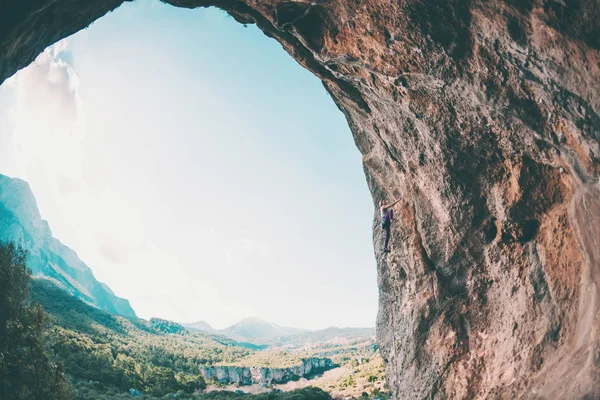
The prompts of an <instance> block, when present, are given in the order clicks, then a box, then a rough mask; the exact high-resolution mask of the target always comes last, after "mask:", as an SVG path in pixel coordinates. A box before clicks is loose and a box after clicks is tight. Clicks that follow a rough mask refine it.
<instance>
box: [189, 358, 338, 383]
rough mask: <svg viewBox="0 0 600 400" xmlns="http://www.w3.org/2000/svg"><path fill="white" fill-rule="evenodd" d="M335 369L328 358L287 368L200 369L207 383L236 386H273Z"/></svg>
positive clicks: (224, 367) (313, 359)
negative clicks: (214, 382)
mask: <svg viewBox="0 0 600 400" xmlns="http://www.w3.org/2000/svg"><path fill="white" fill-rule="evenodd" d="M333 367H334V364H333V362H332V361H331V360H330V359H328V358H306V359H303V360H301V363H300V364H298V365H293V366H290V367H286V368H267V367H244V366H231V365H215V366H203V367H200V373H201V374H202V376H203V377H204V379H206V380H207V381H217V382H220V383H226V384H230V383H233V384H236V385H252V384H255V383H257V384H260V385H272V384H278V383H286V382H289V381H293V380H298V379H300V378H303V377H310V376H311V375H314V374H318V373H321V372H324V371H327V370H328V369H331V368H333Z"/></svg>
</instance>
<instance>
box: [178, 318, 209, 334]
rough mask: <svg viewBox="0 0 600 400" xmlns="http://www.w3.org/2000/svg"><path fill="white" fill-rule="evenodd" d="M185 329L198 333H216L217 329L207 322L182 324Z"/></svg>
mask: <svg viewBox="0 0 600 400" xmlns="http://www.w3.org/2000/svg"><path fill="white" fill-rule="evenodd" d="M181 325H182V326H183V327H184V328H186V329H187V330H190V331H196V332H209V333H210V332H215V329H214V328H213V327H212V326H210V325H209V324H208V322H206V321H197V322H192V323H189V324H181Z"/></svg>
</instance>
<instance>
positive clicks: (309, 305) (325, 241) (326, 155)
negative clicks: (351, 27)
mask: <svg viewBox="0 0 600 400" xmlns="http://www.w3.org/2000/svg"><path fill="white" fill-rule="evenodd" d="M0 173H3V174H6V175H9V176H16V177H20V178H22V179H25V180H27V181H28V182H29V183H30V184H31V186H32V189H33V191H34V193H35V195H36V197H37V199H38V203H39V207H40V211H41V213H42V217H43V218H45V219H47V220H48V221H49V222H50V226H51V228H52V230H53V233H54V235H55V236H56V237H57V238H59V239H60V240H61V241H63V243H65V244H66V245H68V246H70V247H71V248H73V249H74V250H76V251H77V253H78V254H79V256H80V257H81V258H82V259H83V260H84V261H85V262H86V263H87V264H88V265H89V266H90V267H91V268H92V270H93V271H94V274H95V275H96V277H97V278H98V279H99V280H100V281H103V282H106V283H107V284H108V285H109V286H110V287H111V288H112V289H113V290H114V292H115V293H116V294H117V295H119V296H122V297H125V298H127V299H129V300H130V301H131V304H132V306H133V308H134V309H135V311H136V312H137V313H138V315H139V316H141V317H143V318H149V317H152V316H158V317H163V318H168V319H171V320H175V321H182V322H191V321H196V320H206V321H208V322H209V323H211V324H212V325H213V326H215V327H217V328H220V327H225V326H226V325H229V324H231V323H233V322H236V321H237V320H239V319H241V318H244V317H248V316H260V317H262V318H265V319H267V320H269V321H272V322H276V323H279V324H282V325H289V326H297V327H306V328H323V327H327V326H333V325H336V326H373V325H374V324H375V317H376V312H377V283H376V267H375V259H374V256H373V250H372V244H371V243H372V242H371V218H372V215H373V206H372V203H371V199H370V196H369V193H368V190H367V185H366V181H365V178H364V174H363V171H362V166H361V158H360V154H359V152H358V150H357V149H356V147H355V146H354V143H353V141H352V136H351V134H350V131H349V128H348V126H347V124H346V122H345V119H344V117H343V115H342V113H341V112H340V111H339V110H338V109H337V108H336V107H335V105H334V103H333V101H332V100H331V98H330V97H329V96H328V94H327V93H326V91H325V89H324V88H323V86H322V85H321V83H320V81H319V80H318V79H317V78H315V77H314V76H313V75H312V74H310V73H309V72H307V71H306V70H304V69H303V68H302V67H300V66H299V65H298V64H297V63H296V62H295V61H294V60H293V59H292V58H291V57H290V56H289V55H288V54H287V53H286V52H285V51H284V50H283V49H282V48H281V46H280V45H279V44H278V43H277V42H275V41H274V40H272V39H269V38H267V37H266V36H264V35H263V34H262V33H261V32H260V31H259V30H258V29H257V28H256V27H254V26H249V27H247V28H244V27H243V26H242V25H240V24H238V23H237V22H235V21H234V20H233V19H232V18H229V17H227V15H226V14H225V13H223V12H222V11H219V10H216V9H197V10H183V9H177V8H174V7H171V6H166V5H164V4H162V3H159V2H158V1H150V0H144V1H137V2H135V3H126V4H124V5H123V6H122V7H121V8H119V9H118V10H117V11H115V12H113V13H111V14H109V15H107V16H106V17H104V18H102V19H101V20H99V21H97V22H96V23H94V24H93V25H92V26H91V27H90V28H88V29H87V30H85V31H82V32H79V33H77V34H76V35H74V36H72V37H70V38H68V39H66V40H64V41H61V42H59V43H57V44H55V45H54V46H52V47H51V48H49V49H47V50H46V52H44V53H43V54H42V55H40V56H39V57H38V59H37V60H36V61H35V62H34V63H33V64H32V65H30V66H29V67H28V68H26V69H24V70H22V71H20V72H19V73H17V74H16V75H15V76H14V77H13V78H11V79H10V80H8V81H7V82H5V83H4V84H3V85H2V87H0Z"/></svg>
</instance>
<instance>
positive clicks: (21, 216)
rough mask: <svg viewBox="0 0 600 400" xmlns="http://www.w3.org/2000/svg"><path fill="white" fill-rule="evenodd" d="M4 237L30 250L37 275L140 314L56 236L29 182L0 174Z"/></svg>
mask: <svg viewBox="0 0 600 400" xmlns="http://www.w3.org/2000/svg"><path fill="white" fill-rule="evenodd" d="M0 240H1V241H12V242H15V243H17V244H20V245H21V246H23V248H25V249H26V250H27V251H28V254H27V267H28V268H30V269H31V271H32V274H33V275H34V276H36V277H38V278H45V279H50V280H52V281H53V282H54V283H55V284H56V285H57V286H59V287H60V288H61V289H63V290H65V291H67V292H69V293H71V294H72V295H74V296H75V297H77V298H79V299H81V300H83V301H85V302H86V303H88V304H92V305H94V306H96V307H98V308H100V309H102V310H105V311H108V312H111V313H114V314H120V315H124V316H127V317H135V316H136V315H135V312H134V311H133V309H132V308H131V305H130V304H129V301H127V300H125V299H122V298H120V297H117V296H116V295H115V294H114V293H113V292H112V290H110V288H109V287H108V286H107V285H105V284H104V283H101V282H98V281H97V280H96V278H95V277H94V274H93V273H92V270H91V269H90V268H89V267H88V266H87V265H85V263H84V262H83V261H81V260H80V259H79V257H77V254H75V252H74V251H73V250H71V249H70V248H68V247H67V246H65V245H63V244H62V243H61V242H60V241H59V240H57V239H55V238H54V237H53V236H52V232H51V231H50V226H49V225H48V222H46V221H45V220H43V219H42V217H41V216H40V212H39V210H38V207H37V203H36V201H35V197H34V196H33V193H32V192H31V189H30V187H29V185H28V184H27V183H26V182H24V181H22V180H20V179H13V178H9V177H7V176H4V175H0Z"/></svg>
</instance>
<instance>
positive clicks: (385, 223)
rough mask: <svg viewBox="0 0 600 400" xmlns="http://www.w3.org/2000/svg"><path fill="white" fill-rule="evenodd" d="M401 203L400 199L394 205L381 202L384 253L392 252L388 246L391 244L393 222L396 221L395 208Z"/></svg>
mask: <svg viewBox="0 0 600 400" xmlns="http://www.w3.org/2000/svg"><path fill="white" fill-rule="evenodd" d="M399 201H400V199H398V200H396V201H395V202H393V203H392V204H387V203H386V202H385V200H381V201H380V202H379V211H381V229H383V231H384V232H385V244H384V246H383V252H384V253H389V252H390V248H389V247H388V246H389V244H390V236H391V225H392V220H393V219H394V210H393V207H394V206H395V205H396V204H398V202H399Z"/></svg>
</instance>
